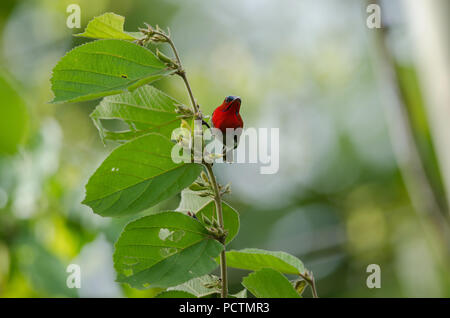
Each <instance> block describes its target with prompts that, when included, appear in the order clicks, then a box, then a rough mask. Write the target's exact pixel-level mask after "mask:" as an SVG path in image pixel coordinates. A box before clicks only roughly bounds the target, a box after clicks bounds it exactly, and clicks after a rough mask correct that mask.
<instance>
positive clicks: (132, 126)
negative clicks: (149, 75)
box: [91, 85, 181, 141]
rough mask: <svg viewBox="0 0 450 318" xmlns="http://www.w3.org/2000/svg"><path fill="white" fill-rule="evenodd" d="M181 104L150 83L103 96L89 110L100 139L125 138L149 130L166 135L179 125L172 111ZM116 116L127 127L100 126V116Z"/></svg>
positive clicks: (105, 117) (101, 119)
mask: <svg viewBox="0 0 450 318" xmlns="http://www.w3.org/2000/svg"><path fill="white" fill-rule="evenodd" d="M177 104H180V103H179V102H177V101H176V100H175V99H173V98H171V97H170V96H168V95H166V94H164V93H163V92H161V91H160V90H158V89H156V88H154V87H153V86H149V85H145V86H142V87H139V88H138V89H136V90H135V91H133V92H131V93H130V92H127V93H123V94H119V95H114V96H108V97H105V98H104V99H103V100H102V101H101V102H100V104H99V105H98V106H97V107H96V108H95V110H94V111H93V112H92V114H91V118H92V120H93V121H94V123H95V125H96V126H97V128H98V130H99V132H100V136H101V137H102V139H109V140H115V141H127V140H130V139H134V138H136V137H138V136H141V135H144V134H147V133H149V132H158V133H160V134H162V135H164V136H166V137H168V138H170V137H171V134H172V131H173V130H174V129H175V128H178V127H180V124H181V120H180V119H179V118H178V114H177V113H176V112H175V107H176V105H177ZM114 119H119V120H121V121H123V122H125V123H126V124H127V125H128V127H129V130H127V131H111V130H107V129H106V128H104V127H103V125H102V121H103V120H114Z"/></svg>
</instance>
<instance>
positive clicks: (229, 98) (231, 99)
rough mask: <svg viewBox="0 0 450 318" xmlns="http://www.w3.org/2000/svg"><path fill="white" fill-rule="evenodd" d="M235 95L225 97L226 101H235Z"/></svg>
mask: <svg viewBox="0 0 450 318" xmlns="http://www.w3.org/2000/svg"><path fill="white" fill-rule="evenodd" d="M233 99H234V98H233V96H228V97H227V98H225V101H226V102H227V103H229V102H231V101H233Z"/></svg>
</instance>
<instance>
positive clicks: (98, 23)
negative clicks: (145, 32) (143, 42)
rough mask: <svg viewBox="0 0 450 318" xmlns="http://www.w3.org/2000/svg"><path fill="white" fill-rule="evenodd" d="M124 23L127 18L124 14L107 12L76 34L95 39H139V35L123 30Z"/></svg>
mask: <svg viewBox="0 0 450 318" xmlns="http://www.w3.org/2000/svg"><path fill="white" fill-rule="evenodd" d="M124 23H125V18H124V17H123V16H121V15H117V14H115V13H112V12H107V13H105V14H102V15H101V16H98V17H95V18H94V19H92V20H91V21H89V23H88V25H87V27H86V30H85V31H84V32H83V33H79V34H75V36H82V37H85V38H94V39H119V40H136V39H138V37H135V36H133V35H132V34H131V33H127V32H125V31H124V30H123V25H124Z"/></svg>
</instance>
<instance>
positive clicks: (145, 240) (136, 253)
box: [114, 212, 223, 288]
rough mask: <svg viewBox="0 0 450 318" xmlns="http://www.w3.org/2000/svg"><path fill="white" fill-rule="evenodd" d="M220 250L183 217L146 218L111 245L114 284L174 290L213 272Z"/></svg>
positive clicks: (173, 214)
mask: <svg viewBox="0 0 450 318" xmlns="http://www.w3.org/2000/svg"><path fill="white" fill-rule="evenodd" d="M222 250H223V245H222V244H220V243H219V242H218V241H216V240H214V239H212V238H211V237H210V235H209V234H208V231H207V230H206V228H205V227H204V226H203V225H202V224H201V223H200V222H198V221H197V220H195V219H193V218H191V217H189V216H187V215H184V214H183V213H179V212H162V213H158V214H153V215H149V216H146V217H143V218H140V219H138V220H136V221H133V222H131V223H129V224H128V225H127V226H126V227H125V229H124V231H123V232H122V234H121V236H120V238H119V239H118V241H117V243H116V245H115V252H114V267H115V269H116V271H117V273H118V277H117V281H118V282H122V283H128V284H130V285H131V287H134V288H146V287H163V288H166V287H170V286H175V285H178V284H181V283H184V282H186V281H188V280H190V279H192V278H195V277H199V276H202V275H205V274H208V273H210V272H211V271H213V270H214V269H215V268H216V267H217V263H216V262H215V260H214V258H215V257H217V256H218V255H219V253H220V252H221V251H222Z"/></svg>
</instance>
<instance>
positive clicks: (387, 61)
mask: <svg viewBox="0 0 450 318" xmlns="http://www.w3.org/2000/svg"><path fill="white" fill-rule="evenodd" d="M370 2H371V3H373V2H374V1H370ZM387 32H388V30H387V29H386V28H384V27H383V28H380V29H373V30H371V31H370V33H372V34H373V35H374V36H373V49H374V55H375V61H376V66H377V67H376V72H377V73H378V78H379V84H380V86H381V90H382V92H383V96H384V97H385V100H384V102H383V107H384V111H385V114H386V119H387V125H388V129H389V134H390V137H391V142H392V147H393V151H394V154H395V156H396V160H397V163H398V166H399V169H400V172H401V174H402V177H403V180H404V182H405V186H406V189H407V191H408V193H409V196H410V199H411V202H412V204H413V206H414V209H415V211H416V213H417V215H418V217H419V219H420V221H421V222H422V223H423V224H424V225H425V227H426V228H427V229H429V228H432V229H433V230H434V231H433V233H436V234H437V236H438V237H439V242H440V243H441V244H443V245H444V246H445V250H446V255H447V259H448V258H449V256H450V224H449V220H448V219H447V218H446V216H445V215H446V214H445V213H444V212H443V211H441V208H440V207H439V204H438V202H437V200H436V197H435V193H434V191H433V188H432V186H431V184H430V181H429V180H428V176H427V174H426V172H425V170H424V166H423V162H422V159H421V157H420V154H419V151H418V149H417V145H416V142H415V140H414V135H413V128H412V125H411V123H410V120H409V116H408V111H407V108H406V105H405V100H404V96H403V95H402V93H401V90H400V85H399V79H398V74H397V73H396V70H395V64H394V59H393V57H392V55H391V52H390V51H389V48H388V46H387Z"/></svg>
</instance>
